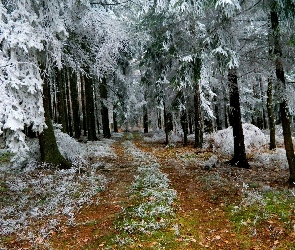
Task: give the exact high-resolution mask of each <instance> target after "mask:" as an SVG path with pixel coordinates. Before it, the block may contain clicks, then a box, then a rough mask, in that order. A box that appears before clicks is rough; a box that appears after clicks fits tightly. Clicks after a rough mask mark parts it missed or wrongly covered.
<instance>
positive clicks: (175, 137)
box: [144, 130, 183, 143]
mask: <svg viewBox="0 0 295 250" xmlns="http://www.w3.org/2000/svg"><path fill="white" fill-rule="evenodd" d="M144 136H145V137H144V141H146V142H151V143H165V141H166V135H165V132H164V131H163V130H159V131H157V132H154V133H152V134H151V133H150V134H149V135H146V134H145V135H144ZM168 140H169V143H176V142H182V140H183V138H182V137H181V135H180V134H178V133H175V132H173V131H171V132H170V133H169V136H168Z"/></svg>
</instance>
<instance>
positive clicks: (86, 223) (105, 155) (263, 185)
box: [0, 131, 295, 249]
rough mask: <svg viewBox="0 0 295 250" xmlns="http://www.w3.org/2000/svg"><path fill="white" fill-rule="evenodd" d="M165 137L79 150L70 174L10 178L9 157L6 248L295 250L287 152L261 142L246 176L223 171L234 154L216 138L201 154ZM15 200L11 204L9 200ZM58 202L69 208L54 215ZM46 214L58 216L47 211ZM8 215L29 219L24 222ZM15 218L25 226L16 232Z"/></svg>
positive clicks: (131, 137)
mask: <svg viewBox="0 0 295 250" xmlns="http://www.w3.org/2000/svg"><path fill="white" fill-rule="evenodd" d="M224 133H226V131H225V132H224ZM255 133H256V134H254V136H257V134H259V135H260V136H261V138H262V137H263V136H262V134H260V132H259V131H256V132H255ZM215 137H217V138H218V135H216V136H215ZM223 137H224V138H226V136H224V134H223ZM151 138H152V139H151ZM159 138H161V135H160V134H158V135H157V136H154V135H153V134H148V135H146V137H145V136H144V135H143V134H141V133H125V134H123V133H122V134H116V135H115V137H114V138H113V139H112V140H105V139H103V140H102V141H100V142H97V143H89V144H88V143H87V144H88V145H87V144H83V145H82V146H81V147H84V148H83V150H82V151H83V152H84V153H85V152H88V153H87V154H86V153H85V155H88V157H84V158H83V159H84V160H87V163H88V167H87V165H79V167H78V168H77V169H76V172H73V173H71V174H70V173H65V172H60V171H57V172H56V171H54V170H52V171H49V170H48V169H47V170H46V168H44V169H41V170H40V168H39V169H34V168H33V169H31V170H30V169H27V168H25V169H27V170H25V169H23V170H17V171H16V169H14V170H12V169H11V170H9V171H16V172H13V174H11V172H9V171H8V169H7V168H8V167H9V166H8V165H9V164H10V163H9V159H10V155H9V154H7V153H5V152H3V154H2V157H1V166H2V167H1V177H2V178H1V189H0V192H1V199H2V200H1V209H2V210H1V211H4V213H2V214H1V216H2V217H1V223H2V225H1V230H2V231H1V237H0V239H1V241H0V247H1V248H3V249H21V248H22V249H25V248H27V249H139V248H140V249H295V231H294V230H295V226H294V225H295V190H293V189H287V188H286V187H285V181H286V180H287V176H288V169H287V168H286V167H285V165H284V164H285V159H284V157H283V154H284V149H282V148H278V149H277V150H274V151H269V150H268V149H267V147H266V146H265V143H262V144H261V145H260V146H256V145H259V143H258V142H257V143H256V144H255V147H254V146H253V149H254V150H251V146H249V147H248V152H247V154H248V157H249V159H250V165H251V170H245V169H239V168H233V167H229V166H228V165H226V164H225V163H224V162H225V161H226V160H227V159H228V157H229V156H228V154H227V153H225V154H223V153H222V150H220V148H218V150H214V147H212V145H210V143H211V144H212V143H215V142H214V140H213V139H212V138H214V136H212V135H211V136H210V137H208V138H207V141H206V140H205V142H206V143H207V144H206V145H207V146H206V147H204V148H203V149H201V150H196V149H194V148H193V145H188V146H187V147H183V146H182V144H181V142H180V141H179V140H178V139H177V138H176V136H175V137H174V139H175V141H173V143H172V144H170V145H168V146H166V145H164V144H163V143H162V141H160V140H159ZM266 143H267V142H266ZM216 145H217V144H216ZM79 169H80V170H83V171H81V172H79ZM4 170H5V171H4ZM37 170H38V171H39V172H38V171H37ZM7 171H8V172H7ZM40 171H41V174H40ZM82 172H83V173H82ZM17 173H20V174H19V175H17ZM37 173H38V174H39V176H37ZM13 176H15V177H16V178H15V179H14V180H12V178H13ZM34 176H35V177H34ZM29 177H30V178H29ZM37 177H39V179H38V178H37ZM43 177H44V178H43ZM50 178H51V179H50ZM93 178H94V179H95V178H97V179H95V181H93ZM47 179H48V181H45V180H47ZM17 180H18V181H17ZM37 180H39V182H42V181H43V182H42V183H43V184H44V185H43V184H42V185H41V186H42V188H43V189H41V190H40V192H41V193H42V194H43V193H44V192H46V187H49V188H50V189H52V191H51V193H44V195H45V194H46V197H45V198H46V199H45V198H44V197H43V196H44V195H43V196H42V197H43V198H42V197H41V196H40V193H35V191H34V192H33V191H32V190H33V188H32V186H34V185H35V182H37ZM98 180H99V182H98ZM11 183H13V184H11ZM23 186H26V187H27V186H28V187H29V189H28V190H27V189H26V190H24V189H22V188H20V187H23ZM54 186H57V187H58V189H54V188H53V187H54ZM28 187H27V188H28ZM38 187H39V186H38ZM98 187H99V190H98V189H97V188H98ZM31 189H32V190H31ZM54 190H55V191H54ZM12 192H13V193H12ZM11 195H14V196H15V197H14V198H13V199H14V200H11V201H9V200H8V197H9V196H11ZM25 195H27V196H25ZM38 195H39V196H40V197H41V198H40V197H39V196H38ZM17 197H19V198H17ZM21 197H25V199H23V200H22V202H23V203H20V200H21ZM50 197H51V200H50V199H49V198H50ZM58 197H63V198H64V202H61V203H60V206H59V207H58V209H59V210H58V209H55V210H54V209H53V208H54V204H56V202H55V203H54V200H55V199H57V198H58ZM67 197H68V198H67ZM82 198H83V199H84V200H83V201H80V200H81V199H82ZM58 199H61V198H58ZM41 201H43V202H41ZM79 201H80V202H79ZM9 202H10V203H9ZM9 204H10V205H11V206H9ZM17 204H20V205H17ZM21 204H26V205H21ZM30 204H33V205H30ZM48 204H51V205H50V206H47V205H48ZM63 204H66V205H63ZM21 206H22V207H23V209H24V210H22V209H21ZM29 207H30V210H26V209H25V208H29ZM34 208H38V209H35V210H34ZM49 208H51V209H53V210H54V211H55V212H51V213H49V212H47V210H49ZM3 209H4V210H3ZM5 209H6V210H5ZM7 209H10V211H18V212H19V213H20V214H22V213H23V214H24V215H23V216H26V217H25V218H24V219H23V220H20V219H19V217H17V216H14V214H13V213H12V212H11V214H9V213H6V211H8V210H7ZM63 209H64V210H63ZM67 209H68V210H67ZM28 211H29V212H28ZM34 212H35V213H37V215H36V214H34ZM45 212H46V213H45ZM42 213H44V214H48V216H45V215H44V216H43V215H42ZM9 216H10V220H8V219H7V218H9ZM34 216H35V217H34ZM53 219H55V220H56V224H55V225H54V226H52V224H50V223H51V222H52V220H53ZM13 220H15V221H21V222H22V223H24V224H21V225H20V226H17V227H14V226H13V225H16V224H12V223H11V222H13ZM15 223H16V222H15ZM18 223H20V222H18ZM3 225H4V226H3ZM3 228H4V229H5V228H6V229H5V230H6V231H5V232H4V233H3ZM9 228H10V230H14V231H8V230H9ZM33 229H34V230H33ZM42 230H43V231H42ZM19 233H21V234H20V235H21V236H18V235H19Z"/></svg>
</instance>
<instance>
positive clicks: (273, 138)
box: [266, 79, 276, 150]
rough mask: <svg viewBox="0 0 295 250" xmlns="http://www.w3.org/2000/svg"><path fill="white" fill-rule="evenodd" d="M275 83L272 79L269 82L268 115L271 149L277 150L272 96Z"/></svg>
mask: <svg viewBox="0 0 295 250" xmlns="http://www.w3.org/2000/svg"><path fill="white" fill-rule="evenodd" d="M272 88H273V83H272V81H271V79H269V80H268V85H267V104H266V106H267V113H268V123H269V141H270V143H269V149H270V150H273V149H275V148H276V125H275V118H274V113H273V100H272V98H273V96H272V95H273V94H272Z"/></svg>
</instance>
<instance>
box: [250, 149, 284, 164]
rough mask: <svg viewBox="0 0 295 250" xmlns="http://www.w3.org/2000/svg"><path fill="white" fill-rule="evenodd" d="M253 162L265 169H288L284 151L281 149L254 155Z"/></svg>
mask: <svg viewBox="0 0 295 250" xmlns="http://www.w3.org/2000/svg"><path fill="white" fill-rule="evenodd" d="M253 160H254V161H255V162H257V163H260V164H262V165H263V166H265V167H279V168H281V169H288V167H289V166H288V162H287V158H286V150H285V149H283V148H276V149H275V150H273V151H272V152H271V153H260V152H258V153H256V154H254V157H253Z"/></svg>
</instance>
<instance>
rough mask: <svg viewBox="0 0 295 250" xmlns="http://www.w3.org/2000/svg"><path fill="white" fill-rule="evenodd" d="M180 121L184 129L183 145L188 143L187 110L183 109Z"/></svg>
mask: <svg viewBox="0 0 295 250" xmlns="http://www.w3.org/2000/svg"><path fill="white" fill-rule="evenodd" d="M180 123H181V127H182V131H183V146H186V145H187V134H188V120H187V112H186V110H183V111H181V115H180Z"/></svg>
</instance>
